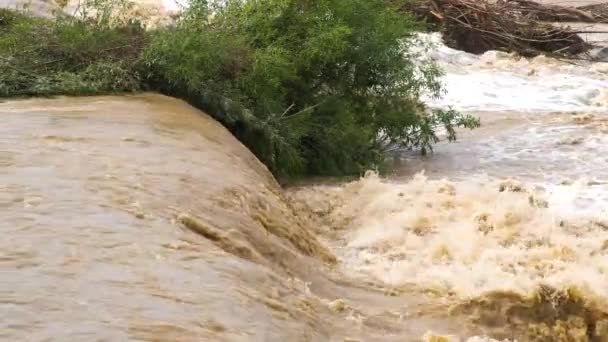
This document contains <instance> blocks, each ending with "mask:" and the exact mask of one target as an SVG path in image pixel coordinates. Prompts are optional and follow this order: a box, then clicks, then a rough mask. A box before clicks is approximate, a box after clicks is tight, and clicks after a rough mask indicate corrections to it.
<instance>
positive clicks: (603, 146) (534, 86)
mask: <svg viewBox="0 0 608 342" xmlns="http://www.w3.org/2000/svg"><path fill="white" fill-rule="evenodd" d="M426 38H428V39H429V40H431V41H433V42H434V43H436V44H437V46H436V47H435V49H433V50H432V51H431V55H432V56H433V57H434V58H435V59H436V60H438V61H439V62H440V63H441V64H442V66H443V67H444V69H445V70H446V72H447V73H446V76H445V77H444V84H445V86H446V94H445V96H444V97H443V98H441V99H428V101H429V104H430V105H432V106H437V107H446V106H448V105H452V106H454V107H455V108H457V109H459V110H462V111H466V112H469V113H474V114H477V115H479V116H480V117H481V119H482V124H483V126H484V127H483V128H482V129H481V130H478V131H475V132H473V133H468V132H463V133H464V135H463V137H462V139H461V140H460V141H459V142H458V143H456V144H450V145H441V146H439V147H438V148H436V150H435V153H434V154H433V155H431V156H429V157H419V156H416V155H414V154H409V153H405V154H404V155H403V156H402V158H404V159H405V161H403V162H402V164H403V167H401V168H400V169H399V170H398V171H397V172H396V173H395V174H394V175H393V176H391V177H389V178H388V179H381V178H379V177H378V176H377V175H375V174H373V173H369V174H368V175H366V176H365V177H364V178H362V179H361V180H359V181H356V182H353V183H350V184H346V185H340V186H327V185H323V186H315V187H313V188H312V189H311V188H310V187H305V188H298V189H292V190H291V196H292V198H293V200H294V201H295V202H296V203H300V204H301V205H302V210H303V211H310V212H313V213H315V214H314V215H312V216H313V218H315V217H316V218H317V220H318V225H319V226H323V227H326V228H324V232H325V233H324V234H325V235H326V236H328V241H330V242H329V244H330V245H331V246H332V250H334V251H335V253H336V255H337V256H338V258H339V260H342V263H341V269H342V270H344V272H345V273H346V274H349V275H351V276H353V277H355V278H358V279H370V278H372V279H376V280H377V281H379V282H381V283H383V284H389V285H391V286H394V287H395V288H403V287H413V288H417V289H423V290H425V291H429V292H431V293H434V294H436V295H437V296H438V297H440V298H441V299H442V300H445V301H451V302H452V304H451V308H452V311H451V314H452V315H456V314H464V315H466V316H467V317H468V319H469V322H471V323H472V324H478V325H481V326H483V327H484V328H483V331H484V332H485V333H486V334H489V335H491V336H494V337H496V338H501V339H502V338H510V339H518V340H524V341H527V340H538V341H587V340H591V341H605V340H607V339H608V330H607V328H608V321H607V320H606V318H607V317H608V310H606V309H605V308H606V307H607V306H606V305H607V304H608V302H606V300H608V290H607V286H606V285H608V166H607V165H608V153H607V152H608V150H607V146H608V97H607V96H606V95H607V93H606V91H607V90H608V64H607V63H589V62H580V63H576V64H575V63H572V62H564V61H556V60H552V59H548V58H546V57H538V58H534V59H523V58H519V57H515V56H512V55H509V54H505V53H500V52H488V53H486V54H484V55H482V56H475V55H470V54H467V53H463V52H460V51H456V50H452V49H449V48H447V47H445V46H443V45H441V44H440V42H439V40H438V38H437V37H436V36H430V37H426ZM457 335H458V334H457ZM460 336H461V337H462V336H463V335H460ZM437 338H438V337H437ZM428 339H429V340H432V339H433V337H428ZM452 339H457V337H452Z"/></svg>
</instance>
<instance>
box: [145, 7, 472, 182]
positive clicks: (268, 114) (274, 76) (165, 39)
mask: <svg viewBox="0 0 608 342" xmlns="http://www.w3.org/2000/svg"><path fill="white" fill-rule="evenodd" d="M193 8H195V10H194V11H193V12H187V13H186V15H185V16H184V17H183V18H182V21H181V22H179V24H178V25H177V27H175V28H173V29H172V30H170V31H166V32H163V33H161V34H158V35H155V36H154V38H153V39H152V42H151V45H150V47H149V48H148V49H147V51H146V55H145V58H144V60H145V64H146V70H148V71H149V73H150V81H151V82H152V83H153V84H155V85H156V87H160V88H162V89H163V91H165V92H167V93H169V94H172V95H176V96H180V97H185V98H187V99H188V100H189V101H191V102H193V103H194V104H195V105H197V106H199V107H200V108H202V109H204V110H205V111H207V112H208V113H210V114H212V115H213V116H214V117H216V118H217V119H219V120H220V121H222V122H223V123H224V124H225V125H226V126H227V127H228V128H230V129H231V130H232V132H233V133H234V134H235V135H237V137H239V139H241V140H242V141H243V142H244V143H245V144H246V145H247V146H249V147H250V148H251V149H252V150H253V151H254V152H255V153H256V154H257V155H258V157H260V159H262V160H263V161H264V162H265V163H266V164H267V165H269V166H270V167H271V169H272V170H273V171H274V172H275V173H278V174H283V173H300V172H304V173H309V174H310V173H312V174H343V173H356V172H360V171H361V170H364V169H367V168H370V167H375V166H377V165H378V164H380V163H382V162H383V160H384V153H383V152H384V150H385V148H386V145H387V142H391V144H392V145H394V144H395V143H397V144H400V145H403V146H406V147H410V146H417V147H420V148H422V149H423V151H426V150H428V149H430V148H431V144H432V143H434V142H436V141H437V140H438V139H437V136H436V135H435V128H436V126H437V125H443V126H445V127H446V128H447V129H448V131H449V132H450V135H449V137H450V138H453V137H455V135H454V130H453V127H455V126H465V127H474V126H475V125H477V122H476V121H475V120H474V119H472V118H470V117H461V116H460V114H458V113H456V112H453V111H445V112H433V113H427V110H426V108H425V107H424V105H423V104H422V103H421V102H420V101H419V98H420V96H421V95H423V94H431V95H436V96H437V95H439V93H440V89H441V88H440V84H439V82H438V76H439V75H440V73H439V70H438V69H437V68H436V67H435V66H434V64H432V63H430V62H429V63H425V62H423V61H422V60H421V59H420V58H421V56H417V55H416V54H415V53H413V52H412V51H410V48H409V47H410V45H409V43H408V42H409V41H412V40H413V39H414V36H413V34H414V32H415V31H416V30H418V29H420V27H419V26H418V24H417V23H416V21H415V20H413V19H412V18H410V17H408V16H407V15H404V14H399V13H397V12H396V11H394V10H393V9H392V8H389V7H387V5H386V2H385V1H383V0H350V1H341V0H316V1H302V0H260V1H228V2H227V3H226V4H224V5H216V6H210V5H209V4H208V3H207V1H198V2H195V3H194V6H193ZM210 14H212V15H210Z"/></svg>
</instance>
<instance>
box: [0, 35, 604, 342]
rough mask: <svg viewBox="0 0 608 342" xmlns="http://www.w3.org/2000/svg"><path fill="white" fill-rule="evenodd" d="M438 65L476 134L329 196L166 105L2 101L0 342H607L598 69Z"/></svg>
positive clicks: (473, 60)
mask: <svg viewBox="0 0 608 342" xmlns="http://www.w3.org/2000/svg"><path fill="white" fill-rule="evenodd" d="M431 39H433V38H432V37H431ZM431 53H432V55H433V58H435V59H437V60H438V61H439V62H440V63H441V64H442V65H443V67H444V69H445V70H446V72H447V73H446V75H445V78H444V83H445V84H446V89H447V93H446V95H445V96H444V98H443V99H440V100H438V99H429V104H430V105H432V106H437V107H442V106H445V105H446V104H447V103H451V104H453V105H455V106H456V108H457V109H460V110H463V111H467V112H471V113H476V114H477V115H479V116H480V117H481V118H482V121H483V124H484V126H483V128H481V129H479V130H476V131H473V132H461V133H462V134H461V140H459V142H458V143H455V144H449V145H448V144H440V145H439V146H437V147H436V149H435V153H434V154H432V155H430V156H428V157H424V158H423V157H420V156H418V155H416V154H414V153H409V152H403V153H402V155H401V157H402V159H403V163H402V165H403V166H402V167H401V168H399V169H397V170H396V171H395V173H394V174H393V175H391V176H389V177H386V178H380V177H378V176H377V175H376V174H374V173H368V174H367V175H365V176H364V177H362V178H361V179H360V180H357V181H354V182H349V183H343V184H335V185H327V184H325V185H321V184H317V185H307V186H298V187H291V188H287V189H281V188H280V187H279V185H278V184H277V182H276V181H275V180H274V179H273V178H272V176H271V174H270V173H269V172H268V171H267V170H266V168H265V167H264V166H263V165H262V164H261V163H260V162H259V161H257V160H256V158H255V157H254V156H253V155H252V154H251V153H250V152H249V151H248V150H247V149H246V148H245V147H244V146H242V145H241V144H240V143H239V142H238V141H237V140H236V139H234V138H233V137H232V136H231V135H230V134H229V133H228V132H227V131H226V130H225V129H224V128H222V127H221V126H220V125H219V124H218V123H216V122H215V121H213V120H211V119H210V118H209V117H207V116H206V115H205V114H203V113H201V112H199V111H197V110H195V109H193V108H191V107H190V106H188V105H186V104H185V103H183V102H181V101H178V100H175V99H170V98H166V97H163V96H160V95H152V94H147V95H138V96H129V97H127V96H121V97H91V98H77V99H74V98H57V99H38V100H11V101H6V102H4V103H0V117H1V118H2V125H0V210H1V211H0V212H1V213H2V217H1V218H2V220H0V222H1V227H2V233H3V238H2V240H0V265H1V269H2V272H1V273H0V315H1V316H0V317H2V320H1V321H0V339H1V340H6V341H332V342H333V341H340V342H344V341H351V342H352V341H360V342H363V341H400V342H402V341H435V342H436V341H470V342H473V341H503V340H509V341H515V340H517V341H608V309H606V308H608V306H607V304H608V303H606V300H607V299H608V205H607V203H608V157H607V156H608V154H607V153H606V152H607V148H606V146H608V119H607V118H608V117H607V116H606V115H607V113H608V110H607V108H608V101H607V99H608V96H606V89H608V75H607V73H608V66H607V65H605V64H602V63H596V64H585V65H573V64H570V63H564V62H557V61H553V60H549V59H547V58H542V57H540V58H536V59H533V60H524V59H519V58H515V57H513V56H510V55H505V54H500V53H488V54H486V55H483V56H472V55H468V54H464V53H461V52H457V51H453V50H450V49H447V48H445V47H444V46H441V45H440V46H438V47H437V49H435V50H433V51H431Z"/></svg>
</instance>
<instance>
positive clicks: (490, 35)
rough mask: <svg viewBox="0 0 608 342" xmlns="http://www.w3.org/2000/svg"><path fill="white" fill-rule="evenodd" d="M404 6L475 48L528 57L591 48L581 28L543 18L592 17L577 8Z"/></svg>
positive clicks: (435, 0) (468, 0) (476, 2)
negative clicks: (557, 23) (577, 28)
mask: <svg viewBox="0 0 608 342" xmlns="http://www.w3.org/2000/svg"><path fill="white" fill-rule="evenodd" d="M404 9H405V10H408V11H411V12H413V13H414V14H415V15H416V16H418V17H419V18H424V19H425V20H426V21H427V22H430V23H432V24H435V25H436V26H437V27H438V28H439V30H441V32H442V33H443V36H444V40H445V42H446V44H447V45H448V46H450V47H453V48H456V49H460V50H464V51H467V52H471V53H476V54H479V53H484V52H486V51H489V50H502V51H509V52H517V53H519V54H520V55H522V56H526V57H533V56H537V55H541V54H545V55H554V56H558V57H573V56H576V55H579V54H581V53H583V52H586V51H588V50H590V49H591V48H592V46H591V44H588V43H587V42H585V40H584V39H582V38H581V37H580V36H579V35H578V33H580V32H579V31H576V30H574V29H572V28H570V27H568V26H561V25H556V24H553V23H548V22H545V21H544V20H548V21H557V19H560V20H567V19H568V20H575V21H581V20H583V19H584V21H587V22H589V21H592V20H594V18H593V16H591V15H589V14H588V13H586V12H584V11H582V10H579V9H574V8H565V7H561V6H547V5H541V4H539V3H536V2H533V1H528V0H510V1H496V2H493V1H492V2H491V1H484V0H423V1H418V2H415V3H414V4H413V5H412V4H410V5H406V6H405V7H404Z"/></svg>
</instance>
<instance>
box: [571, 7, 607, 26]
mask: <svg viewBox="0 0 608 342" xmlns="http://www.w3.org/2000/svg"><path fill="white" fill-rule="evenodd" d="M577 9H578V10H579V11H583V12H585V13H589V14H590V15H591V16H592V17H593V19H594V20H595V21H594V22H596V23H604V24H606V23H608V2H606V3H603V4H595V5H588V6H581V7H577Z"/></svg>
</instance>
